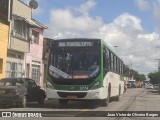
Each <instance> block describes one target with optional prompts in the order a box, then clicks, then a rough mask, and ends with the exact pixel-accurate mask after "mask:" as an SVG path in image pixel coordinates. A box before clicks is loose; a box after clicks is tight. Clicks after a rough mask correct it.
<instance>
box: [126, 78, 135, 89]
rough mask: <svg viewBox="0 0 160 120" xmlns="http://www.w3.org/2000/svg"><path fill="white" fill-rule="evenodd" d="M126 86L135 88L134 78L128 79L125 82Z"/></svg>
mask: <svg viewBox="0 0 160 120" xmlns="http://www.w3.org/2000/svg"><path fill="white" fill-rule="evenodd" d="M127 87H128V88H136V80H129V81H128V83H127Z"/></svg>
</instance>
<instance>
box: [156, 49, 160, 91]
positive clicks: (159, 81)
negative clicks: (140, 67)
mask: <svg viewBox="0 0 160 120" xmlns="http://www.w3.org/2000/svg"><path fill="white" fill-rule="evenodd" d="M156 48H157V49H160V46H156ZM158 57H159V56H158ZM156 60H157V61H158V86H159V90H158V92H159V94H160V58H158V59H156Z"/></svg>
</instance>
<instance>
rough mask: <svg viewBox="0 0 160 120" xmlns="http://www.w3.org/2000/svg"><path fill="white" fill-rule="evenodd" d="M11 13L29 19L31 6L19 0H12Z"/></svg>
mask: <svg viewBox="0 0 160 120" xmlns="http://www.w3.org/2000/svg"><path fill="white" fill-rule="evenodd" d="M12 13H13V14H16V15H19V16H21V17H24V18H29V19H31V8H30V7H29V6H28V5H26V4H25V3H23V2H21V1H20V0H13V10H12Z"/></svg>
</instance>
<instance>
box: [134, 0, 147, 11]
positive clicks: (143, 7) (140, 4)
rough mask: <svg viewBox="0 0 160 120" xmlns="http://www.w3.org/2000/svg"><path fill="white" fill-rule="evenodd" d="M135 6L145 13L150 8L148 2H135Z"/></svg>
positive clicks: (145, 0) (137, 0) (142, 0)
mask: <svg viewBox="0 0 160 120" xmlns="http://www.w3.org/2000/svg"><path fill="white" fill-rule="evenodd" d="M135 4H136V5H137V7H138V8H139V9H140V10H142V11H147V10H149V8H150V5H149V2H148V1H147V0H135Z"/></svg>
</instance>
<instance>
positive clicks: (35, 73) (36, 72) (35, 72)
mask: <svg viewBox="0 0 160 120" xmlns="http://www.w3.org/2000/svg"><path fill="white" fill-rule="evenodd" d="M32 79H33V80H35V82H36V83H37V84H39V80H40V66H39V65H32Z"/></svg>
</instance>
